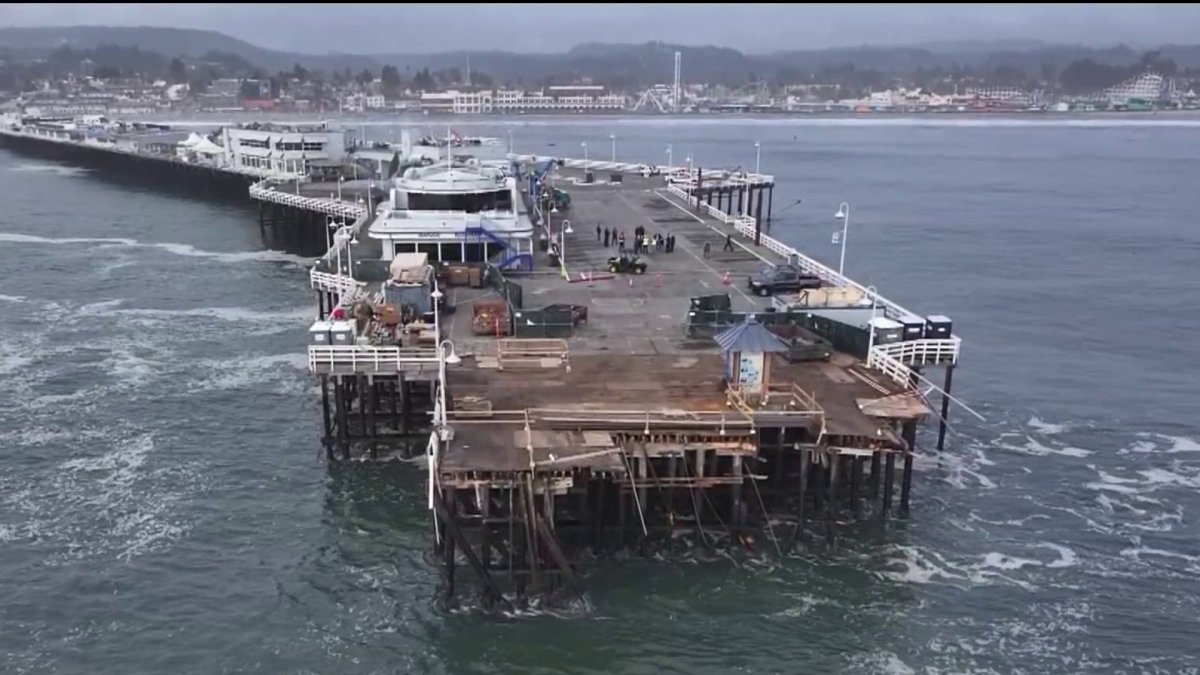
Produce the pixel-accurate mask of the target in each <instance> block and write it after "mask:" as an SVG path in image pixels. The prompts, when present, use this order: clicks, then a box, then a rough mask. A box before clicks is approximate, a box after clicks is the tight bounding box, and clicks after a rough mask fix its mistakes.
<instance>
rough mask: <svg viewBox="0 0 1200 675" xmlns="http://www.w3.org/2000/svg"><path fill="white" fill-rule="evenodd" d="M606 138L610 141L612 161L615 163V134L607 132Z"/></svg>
mask: <svg viewBox="0 0 1200 675" xmlns="http://www.w3.org/2000/svg"><path fill="white" fill-rule="evenodd" d="M608 140H610V141H612V161H613V162H614V163H615V162H616V161H617V135H616V134H609V135H608Z"/></svg>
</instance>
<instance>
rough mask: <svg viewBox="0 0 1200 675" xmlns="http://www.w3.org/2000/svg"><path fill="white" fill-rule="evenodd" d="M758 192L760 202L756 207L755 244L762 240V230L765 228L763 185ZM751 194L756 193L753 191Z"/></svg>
mask: <svg viewBox="0 0 1200 675" xmlns="http://www.w3.org/2000/svg"><path fill="white" fill-rule="evenodd" d="M757 192H758V204H757V205H756V206H755V208H754V243H755V244H758V243H759V242H760V241H761V240H762V230H763V215H762V209H763V203H762V198H763V190H762V188H761V187H760V188H758V191H757ZM751 194H754V193H753V192H751ZM747 210H748V209H747Z"/></svg>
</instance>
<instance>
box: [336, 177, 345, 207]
mask: <svg viewBox="0 0 1200 675" xmlns="http://www.w3.org/2000/svg"><path fill="white" fill-rule="evenodd" d="M345 180H346V178H345V177H344V176H338V201H339V202H340V201H342V183H343V182H345Z"/></svg>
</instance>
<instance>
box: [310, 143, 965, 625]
mask: <svg viewBox="0 0 1200 675" xmlns="http://www.w3.org/2000/svg"><path fill="white" fill-rule="evenodd" d="M516 159H517V160H518V163H519V164H520V165H521V166H520V168H519V175H516V176H513V177H512V178H511V179H510V180H513V181H515V183H516V184H517V185H520V186H522V187H521V191H522V195H521V203H520V205H513V206H512V208H513V209H514V216H515V217H527V218H528V219H529V221H530V222H531V223H532V224H533V225H534V226H535V227H536V231H537V232H538V236H539V241H540V242H541V245H540V246H539V247H538V250H537V251H535V253H534V256H533V257H534V262H533V264H532V266H530V267H526V266H520V267H517V268H513V269H500V267H499V266H498V265H497V264H496V260H498V259H500V258H503V257H504V253H503V252H502V251H501V252H497V254H496V255H495V256H492V258H494V259H493V260H490V261H486V262H478V263H475V262H469V263H468V262H462V263H455V262H452V263H438V264H436V265H435V264H430V265H429V267H428V269H429V272H428V274H426V275H421V274H417V275H416V276H415V278H416V279H417V280H418V281H416V282H413V281H412V280H411V279H410V282H409V283H427V284H428V289H430V290H429V294H430V298H431V299H432V302H431V303H430V304H429V307H428V311H423V312H421V311H416V310H414V309H413V308H408V309H404V308H399V309H398V308H397V307H396V306H395V305H394V304H392V303H389V302H388V297H387V295H388V294H387V285H388V284H389V283H392V282H391V281H389V279H391V278H392V277H391V273H392V272H394V270H391V271H385V270H384V269H383V268H384V267H386V266H388V265H389V264H390V263H388V261H387V260H386V258H387V254H386V253H385V248H384V247H383V246H382V245H381V242H380V240H377V239H372V238H371V237H369V236H368V234H369V231H370V225H369V222H370V221H371V218H372V216H369V215H368V216H365V217H363V218H360V219H359V220H357V221H356V222H355V223H354V224H352V225H350V226H346V229H345V230H344V231H342V230H339V234H340V236H339V237H337V238H336V239H335V243H334V247H333V248H332V249H331V250H330V252H329V253H328V254H327V255H326V257H325V258H324V259H323V260H322V261H321V263H320V264H319V265H318V267H317V268H314V270H313V272H312V275H311V282H312V284H313V287H314V289H316V291H317V293H318V297H319V300H318V309H319V311H318V314H319V320H318V322H317V323H316V324H314V328H313V335H314V341H313V344H312V345H311V346H310V347H309V364H310V369H311V370H312V372H313V373H314V374H315V375H316V376H317V377H319V378H320V379H321V382H322V392H323V393H322V396H323V410H324V429H325V437H324V439H323V440H324V443H325V446H326V448H327V456H328V457H329V459H330V460H331V461H363V462H369V461H383V460H387V459H394V458H398V457H400V458H404V457H413V456H416V455H422V454H423V455H424V456H425V457H426V458H427V462H428V466H427V469H428V484H427V488H428V495H427V496H428V507H429V510H430V514H431V523H432V525H433V532H434V537H433V539H434V542H435V552H436V554H437V560H438V561H439V564H440V565H441V567H442V569H443V574H444V581H445V591H446V594H447V596H453V595H454V594H455V591H456V588H457V587H458V586H459V585H461V583H462V582H464V580H463V579H462V578H461V576H460V574H459V572H458V568H459V567H461V566H463V565H466V566H468V567H469V568H470V569H471V572H472V575H471V578H470V580H467V583H471V585H472V586H474V587H477V588H479V589H481V590H482V592H483V596H484V598H485V600H487V601H488V602H491V601H503V602H508V600H504V599H503V598H511V597H512V595H511V594H512V593H515V594H516V595H517V596H518V597H524V596H528V595H532V594H541V593H545V592H550V591H557V590H563V591H577V590H579V589H580V588H581V584H582V582H581V579H580V574H579V566H580V565H581V564H582V562H583V560H585V559H586V558H587V554H588V553H589V552H590V553H592V554H602V553H604V552H608V551H614V550H617V549H622V548H636V549H639V550H641V551H643V552H650V551H657V550H667V551H669V550H670V549H673V548H676V547H678V546H681V544H680V540H681V539H686V540H688V541H689V542H690V543H691V544H692V545H701V546H710V547H750V548H760V549H761V548H765V549H767V550H772V551H779V552H782V551H783V549H784V548H786V547H790V546H793V545H795V544H796V543H797V542H798V541H802V540H808V539H811V538H813V537H814V536H817V537H823V538H825V539H827V540H829V541H831V542H832V541H834V540H835V538H836V535H837V530H838V526H839V524H840V523H843V522H846V521H847V520H848V519H853V518H867V517H874V518H887V517H889V516H891V515H892V514H893V512H898V513H900V514H904V513H906V512H907V511H908V509H909V503H910V495H911V490H912V466H913V455H914V453H915V452H916V451H917V448H916V429H917V424H918V423H921V422H923V421H927V420H930V419H939V418H940V420H941V425H940V426H941V427H942V431H941V433H940V434H939V440H938V446H939V449H940V446H941V444H942V442H943V439H944V423H945V417H946V414H947V412H948V410H947V406H948V401H949V393H948V389H949V384H950V374H951V373H952V372H953V367H954V365H955V364H956V363H957V361H958V358H959V352H960V345H961V341H960V340H959V339H958V338H957V337H956V336H954V335H953V334H952V331H951V327H950V324H949V320H948V319H946V318H945V317H928V318H921V319H918V318H917V317H918V316H919V315H916V314H915V313H913V312H911V311H909V310H907V309H904V308H903V307H900V306H899V305H897V304H895V303H893V302H891V301H889V300H886V299H885V298H883V297H881V296H880V295H879V294H878V292H877V291H876V290H875V289H874V288H866V287H863V286H861V285H859V284H857V283H855V282H853V281H852V280H850V279H846V278H844V277H842V276H841V275H839V274H838V273H837V272H835V271H833V270H831V269H829V268H828V267H826V266H824V265H822V264H820V263H818V262H817V261H815V260H812V259H811V258H808V257H806V256H804V255H803V254H801V253H800V252H798V251H796V250H795V249H793V248H791V247H789V246H787V245H786V244H784V243H783V242H781V241H779V240H777V239H775V238H773V237H771V236H770V235H769V234H767V233H766V229H765V227H764V225H765V221H766V220H767V219H768V217H769V209H768V210H767V211H766V212H765V213H764V212H763V210H762V209H761V208H759V207H758V204H760V203H761V197H759V198H757V199H754V200H753V203H754V204H755V207H754V209H753V210H750V208H749V207H748V206H747V205H748V204H750V203H751V201H752V200H751V199H750V197H749V194H750V193H751V188H754V191H755V194H756V195H763V194H764V193H765V194H767V195H769V194H770V191H771V189H772V188H773V186H774V181H773V179H771V178H770V177H769V176H750V177H746V176H733V177H731V176H729V175H724V176H721V177H719V178H718V179H716V180H719V181H720V182H719V183H718V184H717V185H710V186H709V187H710V188H711V189H707V190H706V189H705V187H704V185H705V177H704V173H703V171H702V170H699V169H697V170H694V172H693V170H691V169H690V168H689V169H688V170H687V171H688V175H689V176H692V178H690V179H688V180H685V181H683V182H682V183H681V182H679V181H672V182H667V181H666V180H664V175H678V173H679V172H680V171H681V170H680V169H676V168H672V167H659V168H658V169H656V170H655V171H646V170H645V168H644V167H637V166H631V165H609V164H608V163H589V162H580V161H579V160H555V159H553V158H549V159H550V161H545V160H547V158H516ZM600 164H603V166H598V165H600ZM597 176H599V177H600V180H597ZM526 180H528V183H526ZM710 180H712V179H710ZM526 186H527V187H526ZM560 190H561V191H565V192H567V193H569V196H570V199H569V206H567V207H566V208H560V207H559V203H558V202H557V201H556V199H555V198H554V196H555V195H556V194H557V191H560ZM743 190H744V191H745V192H746V196H745V200H744V201H742V204H743V207H742V211H741V212H736V211H735V213H729V212H726V211H723V210H722V209H721V205H728V204H729V199H730V198H729V197H728V196H727V195H729V194H736V193H737V192H741V191H743ZM710 198H712V199H714V200H716V201H718V204H719V205H713V204H711V203H709V200H710ZM722 199H724V200H725V202H724V203H722V202H721V201H720V200H722ZM767 199H768V204H769V203H770V198H769V196H768V198H767ZM518 211H519V212H520V213H519V214H518V213H517V212H518ZM417 215H418V216H419V214H417ZM466 222H471V219H470V218H469V217H468V218H466ZM639 234H644V236H645V237H646V238H647V239H649V240H650V241H655V239H656V236H658V237H661V238H662V239H663V241H664V242H666V243H664V244H662V245H658V244H650V245H649V246H647V247H641V248H637V249H636V250H635V244H634V241H635V239H636V238H637V235H639ZM464 236H470V235H464ZM476 236H480V237H483V236H486V233H478V234H477V235H476ZM622 241H623V242H624V249H625V250H624V251H622V250H621V248H622ZM388 248H389V249H392V250H395V248H394V246H392V245H389V247H388ZM421 250H422V249H420V247H417V248H416V249H415V251H414V253H416V254H419V253H420V251H421ZM464 250H465V248H464ZM414 253H405V254H404V255H406V256H408V255H414ZM522 253H523V251H522ZM397 255H398V254H397ZM343 256H344V257H347V258H349V257H353V258H354V259H355V260H356V261H366V260H374V261H376V262H374V263H371V264H369V265H367V268H366V269H364V268H363V267H361V266H360V265H359V263H358V262H355V263H353V265H351V266H350V267H346V266H344V265H343V264H342V262H341V257H343ZM634 256H636V259H635V258H634ZM334 258H337V259H336V260H334ZM424 260H426V259H425V258H423V261H424ZM781 264H790V265H793V266H797V267H799V268H801V269H803V270H804V271H805V272H806V273H808V274H811V275H814V276H817V277H819V278H820V280H821V287H820V288H813V289H807V290H804V291H800V292H798V293H794V294H786V295H774V296H766V297H764V296H761V295H758V294H755V293H753V292H752V289H751V287H750V285H749V283H748V280H749V278H750V276H751V275H752V274H754V273H756V272H758V271H760V270H762V269H763V268H764V267H768V266H776V265H781ZM456 265H473V266H474V267H473V269H474V270H475V271H474V272H471V271H469V270H468V271H459V270H458V268H457V267H456ZM643 265H644V267H643ZM372 267H373V268H374V269H370V268H372ZM350 269H353V270H354V275H353V278H351V277H350V274H349V273H348V271H349V270H350ZM364 301H365V302H364ZM348 321H349V322H350V323H355V322H356V323H355V325H354V327H353V328H346V327H345V324H346V323H347V322H348ZM335 326H340V327H335ZM897 326H898V327H899V328H898V329H897V328H896V327H897ZM331 327H333V328H331ZM347 331H348V332H347ZM339 333H346V334H345V335H342V336H341V337H339V336H338V334H339ZM380 335H383V336H385V337H384V338H383V339H382V341H381V340H380ZM934 368H943V369H945V371H946V381H945V385H944V387H942V388H939V387H938V386H936V385H934V384H933V383H932V382H931V381H930V380H929V379H927V375H929V374H930V373H929V371H930V370H931V369H934ZM943 388H944V389H945V390H946V391H943V392H942V393H943V400H942V410H941V415H940V416H939V415H938V414H937V411H936V410H935V409H934V406H933V404H932V403H931V401H930V400H929V398H928V397H927V396H928V394H930V393H933V392H935V391H938V390H940V389H943ZM897 474H899V475H897ZM897 492H898V493H899V495H898V499H897V498H896V493H897ZM897 502H898V504H897Z"/></svg>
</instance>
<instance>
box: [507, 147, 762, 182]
mask: <svg viewBox="0 0 1200 675" xmlns="http://www.w3.org/2000/svg"><path fill="white" fill-rule="evenodd" d="M513 158H514V159H516V160H518V161H528V162H532V163H535V164H538V165H545V164H546V162H549V161H551V160H554V161H559V160H560V159H561V161H562V165H563V166H565V167H567V168H568V169H582V170H584V171H610V172H616V173H636V174H641V173H642V169H643V168H645V167H647V166H650V165H648V164H635V163H630V162H605V161H601V160H596V159H571V158H559V157H550V156H549V155H516V156H513ZM651 168H653V169H655V170H656V171H657V172H658V174H659V176H660V177H665V176H669V175H671V174H677V173H679V172H682V171H688V172H691V173H693V174H694V173H695V169H694V168H689V167H686V166H666V165H657V166H653V167H651ZM722 173H723V174H724V175H721V174H722ZM705 176H706V178H705V181H704V182H705V184H706V185H714V186H715V185H771V184H774V183H775V176H771V175H768V174H759V173H732V172H721V171H720V170H719V169H713V170H712V171H711V173H706V174H705ZM710 176H711V178H709V177H710ZM718 176H720V177H718Z"/></svg>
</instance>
